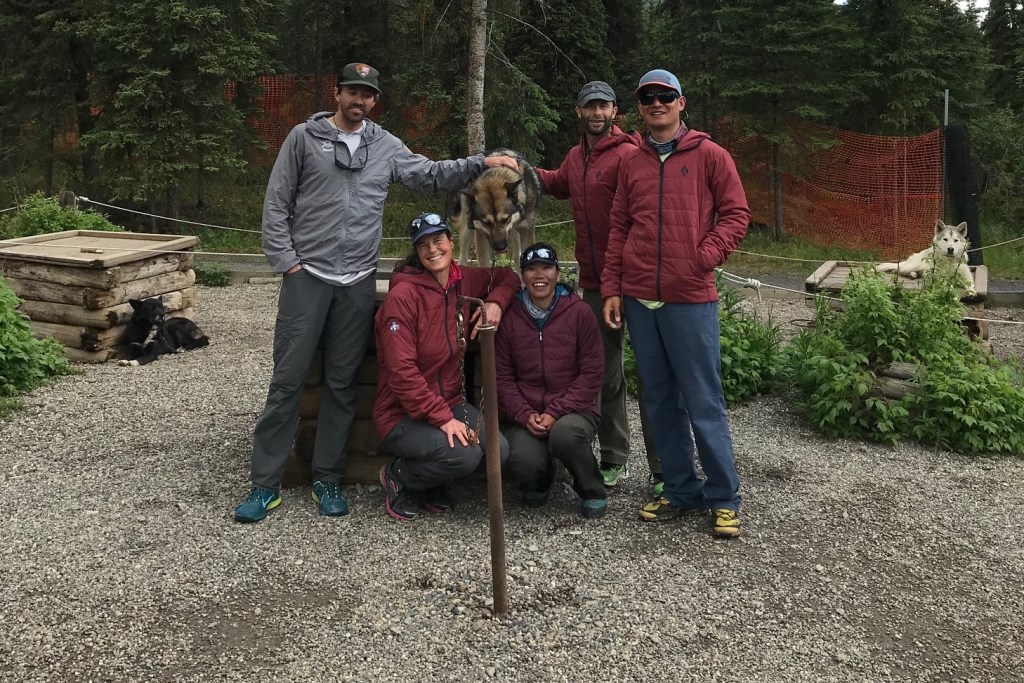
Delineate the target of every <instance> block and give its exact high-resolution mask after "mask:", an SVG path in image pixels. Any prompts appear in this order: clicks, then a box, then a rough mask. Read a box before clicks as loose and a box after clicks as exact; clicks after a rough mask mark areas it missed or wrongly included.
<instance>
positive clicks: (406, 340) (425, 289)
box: [373, 263, 519, 439]
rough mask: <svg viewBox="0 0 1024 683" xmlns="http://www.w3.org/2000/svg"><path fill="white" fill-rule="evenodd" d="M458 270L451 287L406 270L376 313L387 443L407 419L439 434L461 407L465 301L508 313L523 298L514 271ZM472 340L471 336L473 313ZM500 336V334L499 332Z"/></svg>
mask: <svg viewBox="0 0 1024 683" xmlns="http://www.w3.org/2000/svg"><path fill="white" fill-rule="evenodd" d="M491 280H492V274H491V269H489V268H469V267H461V268H460V267H459V266H458V265H457V264H455V263H453V264H452V266H451V273H450V275H449V278H448V287H447V288H442V287H441V285H439V284H438V282H437V280H435V279H434V276H433V275H431V274H430V273H428V272H426V271H422V270H418V269H415V268H408V267H407V268H406V269H405V270H403V271H402V272H399V273H395V275H393V276H392V277H391V287H390V290H389V291H388V295H387V297H386V298H385V299H384V303H383V304H381V307H380V310H378V311H377V316H376V324H375V334H376V338H377V395H376V397H375V398H374V401H373V424H374V426H375V427H376V428H377V434H378V435H379V436H380V438H381V439H384V438H385V437H386V436H387V435H388V433H389V432H390V431H391V430H392V429H394V427H395V425H396V424H398V422H399V421H400V420H401V419H402V418H403V417H405V416H407V415H408V416H409V417H411V418H413V419H414V420H423V421H425V422H427V423H428V424H430V425H432V426H434V427H438V428H440V427H441V425H443V424H444V423H446V422H448V421H449V420H451V419H452V418H453V417H454V415H453V414H452V408H454V407H455V406H457V405H458V404H459V403H460V402H461V401H462V392H461V390H462V375H461V374H460V372H459V345H458V336H457V333H456V329H457V323H456V319H455V314H456V306H457V299H458V297H459V295H460V294H461V295H465V296H473V297H477V298H481V299H484V300H485V301H491V302H494V303H496V304H498V305H499V306H501V308H502V309H503V310H504V309H505V308H506V307H507V306H508V304H509V302H511V301H512V299H513V297H515V295H516V292H517V291H519V277H518V276H517V275H516V274H515V273H514V272H512V270H510V269H508V268H495V269H494V273H493V286H491ZM463 312H464V313H465V321H466V330H465V331H466V333H467V335H468V333H469V331H470V322H469V312H468V306H467V307H466V308H465V309H464V311H463ZM499 329H500V326H499Z"/></svg>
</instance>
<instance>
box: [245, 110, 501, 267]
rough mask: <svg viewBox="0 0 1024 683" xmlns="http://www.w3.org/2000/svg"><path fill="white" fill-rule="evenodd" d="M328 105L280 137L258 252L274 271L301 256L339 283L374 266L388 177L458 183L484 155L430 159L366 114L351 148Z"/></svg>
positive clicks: (479, 166)
mask: <svg viewBox="0 0 1024 683" xmlns="http://www.w3.org/2000/svg"><path fill="white" fill-rule="evenodd" d="M333 113H334V112H329V111H327V112H320V113H319V114H314V115H313V116H311V117H309V119H308V120H307V121H306V122H305V123H300V124H299V125H297V126H295V128H293V129H292V130H291V132H290V133H289V134H288V137H287V138H286V139H285V141H284V145H282V147H281V151H280V153H279V154H278V155H277V161H276V162H275V163H274V170H273V171H272V172H271V174H270V181H269V182H268V183H267V195H266V198H265V199H264V202H263V253H264V254H266V256H267V261H269V262H270V266H271V268H273V269H274V271H276V272H279V273H283V272H284V271H286V270H289V269H290V268H292V267H293V266H295V265H296V264H299V263H301V264H303V265H304V266H309V267H310V269H311V270H312V271H313V272H315V273H316V274H317V275H318V276H320V277H322V278H323V279H325V280H328V281H332V282H336V283H337V282H340V281H342V279H343V278H346V276H347V277H348V278H351V277H352V276H354V275H356V274H359V273H364V272H372V270H373V269H374V268H376V266H377V259H378V257H379V250H380V238H381V231H382V224H383V221H384V200H385V199H387V196H388V188H389V187H390V185H391V183H396V182H397V183H401V184H403V185H405V186H406V187H408V188H410V189H413V190H419V191H420V192H435V191H437V190H459V189H462V188H464V187H465V186H466V185H468V184H469V182H470V181H471V180H473V178H475V177H476V176H477V175H479V174H480V172H481V171H482V170H483V167H484V162H483V155H482V154H478V155H476V156H473V157H468V158H466V159H456V160H450V161H431V160H430V159H428V158H426V157H425V156H422V155H420V154H413V152H412V151H410V150H409V148H408V147H406V146H405V144H403V143H402V141H401V140H399V139H398V138H396V137H395V136H394V135H392V134H391V133H389V132H387V131H386V130H384V129H383V128H381V127H380V126H378V125H377V124H376V123H374V122H373V121H370V120H367V121H366V125H365V127H364V129H363V135H362V140H361V141H360V142H359V147H358V148H357V149H356V152H355V154H354V155H350V154H349V151H348V146H347V145H346V144H345V143H344V142H341V141H339V140H338V139H337V138H338V132H337V130H336V129H335V128H334V127H333V126H332V125H331V124H330V123H329V122H328V119H329V118H330V117H331V116H332V115H333ZM335 159H337V160H338V162H339V163H341V164H343V165H345V166H348V167H350V168H351V169H352V170H342V169H341V168H339V167H338V166H337V165H335Z"/></svg>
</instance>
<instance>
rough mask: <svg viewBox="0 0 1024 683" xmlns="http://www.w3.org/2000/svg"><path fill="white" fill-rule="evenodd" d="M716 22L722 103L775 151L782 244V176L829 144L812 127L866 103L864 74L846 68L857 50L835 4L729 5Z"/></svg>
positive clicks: (732, 0)
mask: <svg viewBox="0 0 1024 683" xmlns="http://www.w3.org/2000/svg"><path fill="white" fill-rule="evenodd" d="M714 18H715V20H716V21H717V23H718V24H719V25H720V27H721V34H720V40H719V46H720V66H719V69H720V78H721V87H722V90H721V96H722V98H723V99H724V100H725V102H726V103H727V104H728V105H729V111H730V112H734V113H735V114H737V115H738V117H739V122H740V124H741V125H742V126H743V128H744V129H745V130H746V131H748V132H752V133H755V134H757V135H759V136H761V137H763V138H764V139H765V140H766V141H767V142H768V143H769V146H770V161H769V163H770V167H771V169H772V185H773V194H774V197H775V202H774V203H775V218H774V226H773V231H772V234H773V237H775V238H776V239H778V238H780V237H782V235H783V234H784V226H783V216H782V174H783V170H784V169H785V168H787V167H790V166H792V165H793V164H794V163H795V162H796V160H798V159H801V158H805V157H806V155H807V152H808V151H810V150H808V149H807V148H806V145H810V146H811V147H813V146H817V145H825V144H829V141H828V140H822V139H818V138H817V137H815V136H814V135H808V134H807V133H808V132H809V129H808V127H807V126H806V124H807V123H809V122H821V121H825V120H826V119H827V118H828V116H829V114H831V113H832V112H834V111H837V110H841V109H843V108H845V107H847V106H849V105H850V104H851V103H852V102H855V101H857V99H858V98H859V97H860V92H861V89H862V87H863V82H862V78H861V75H860V74H858V73H856V72H852V71H850V70H848V69H847V68H846V64H847V63H848V57H849V55H850V54H851V53H852V52H853V51H854V50H855V49H856V48H857V43H856V41H855V39H854V37H853V34H852V31H851V30H850V29H849V27H848V26H847V24H846V23H845V22H844V21H843V19H842V16H841V15H840V14H839V12H838V11H837V9H836V8H835V6H834V5H833V3H832V2H830V1H829V0H791V1H790V2H786V3H775V2H771V1H770V0H729V1H728V2H721V3H719V4H718V7H717V9H715V10H714ZM795 133H799V134H795Z"/></svg>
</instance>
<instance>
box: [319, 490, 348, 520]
mask: <svg viewBox="0 0 1024 683" xmlns="http://www.w3.org/2000/svg"><path fill="white" fill-rule="evenodd" d="M313 502H314V503H316V504H318V505H319V506H320V514H321V515H323V516H324V517H341V516H342V515H347V514H348V501H347V500H345V494H344V493H342V492H341V487H340V486H338V483H337V482H334V481H314V482H313Z"/></svg>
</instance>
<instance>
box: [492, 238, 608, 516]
mask: <svg viewBox="0 0 1024 683" xmlns="http://www.w3.org/2000/svg"><path fill="white" fill-rule="evenodd" d="M519 269H520V271H521V272H522V278H523V284H524V285H525V287H524V289H523V290H522V291H520V292H519V295H518V296H517V298H516V300H515V301H513V302H512V304H511V305H510V306H509V307H508V310H507V311H506V312H505V317H504V318H503V319H502V321H501V327H499V328H498V332H497V338H496V339H495V350H496V352H497V369H498V404H499V409H500V413H501V417H502V421H503V427H504V429H503V431H504V433H505V437H506V438H507V439H508V443H509V451H510V452H509V459H508V463H507V464H506V472H507V473H508V474H509V476H511V477H512V478H514V479H516V480H518V481H519V482H521V484H522V488H523V503H524V504H525V505H526V506H528V507H539V506H541V505H543V504H544V503H546V502H547V500H548V494H549V492H550V489H551V484H552V483H553V482H554V479H555V467H554V461H553V460H552V458H556V459H558V460H561V461H562V463H564V464H565V467H566V469H567V470H569V472H570V473H571V474H572V479H573V488H574V489H575V490H576V493H577V494H579V496H580V498H581V499H582V503H581V507H580V512H581V514H582V515H583V516H584V517H601V516H602V515H604V513H605V512H606V511H607V509H608V493H607V491H606V490H605V487H604V482H603V480H602V479H601V472H600V470H599V468H598V464H597V459H596V458H595V457H594V450H593V444H594V435H595V434H596V433H597V426H598V422H599V420H600V414H599V411H598V407H597V406H598V405H599V404H598V394H599V393H600V391H601V384H602V382H603V381H604V347H603V345H602V341H601V332H600V330H599V328H598V326H597V318H596V317H594V313H593V311H591V309H590V307H589V306H588V305H587V304H585V303H584V302H583V300H582V299H581V298H579V297H578V296H576V294H575V292H573V291H572V290H571V289H570V288H569V287H568V286H566V285H564V284H562V283H560V282H559V281H558V275H559V266H558V256H557V254H556V253H555V250H554V249H553V248H552V247H551V246H549V245H547V244H543V243H538V244H534V245H532V246H529V247H527V248H526V250H525V251H524V252H523V254H522V256H521V257H520V259H519Z"/></svg>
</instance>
